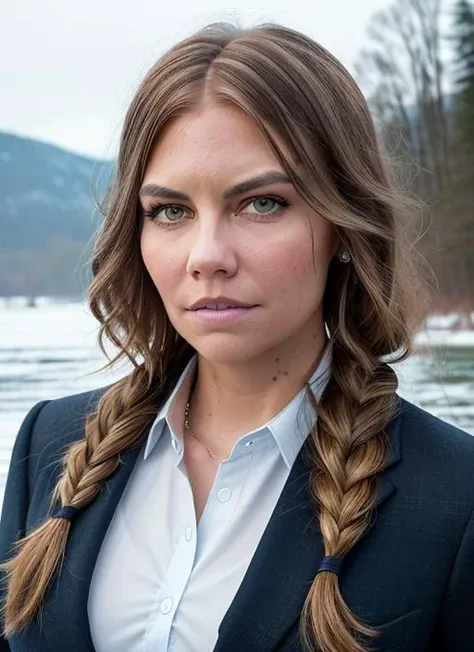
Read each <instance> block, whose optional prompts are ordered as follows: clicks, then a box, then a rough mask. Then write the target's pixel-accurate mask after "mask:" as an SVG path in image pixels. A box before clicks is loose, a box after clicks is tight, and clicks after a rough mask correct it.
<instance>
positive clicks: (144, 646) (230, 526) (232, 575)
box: [72, 342, 331, 652]
mask: <svg viewBox="0 0 474 652" xmlns="http://www.w3.org/2000/svg"><path fill="white" fill-rule="evenodd" d="M330 358H331V342H328V344H327V346H326V349H325V351H324V353H323V356H322V358H321V360H320V363H319V365H318V368H317V369H316V371H315V372H314V374H313V376H312V377H311V379H310V381H309V382H310V384H311V387H312V389H313V392H314V394H315V396H316V398H317V399H318V400H319V398H320V396H321V394H322V392H323V389H324V387H325V385H326V383H327V380H328V377H329V369H330ZM195 364H196V356H194V357H193V358H192V359H191V360H190V361H189V363H188V365H187V366H186V368H185V369H184V371H183V373H182V375H181V377H180V379H179V381H178V383H177V384H176V387H175V388H174V390H173V392H172V393H171V395H170V397H169V399H168V400H167V401H166V403H165V404H164V405H163V407H162V408H161V409H160V411H159V413H158V415H157V417H156V419H155V421H154V423H153V425H152V427H151V430H150V433H149V436H148V440H147V442H146V445H145V447H144V451H143V454H141V455H140V456H139V458H138V460H137V463H136V465H135V467H134V469H133V471H132V474H131V476H130V479H129V481H128V484H127V486H126V488H125V490H124V492H123V494H122V496H121V498H120V501H119V503H118V506H117V509H116V511H115V514H114V517H113V518H112V521H111V523H110V526H109V528H108V531H107V534H106V536H105V538H104V541H103V544H102V547H101V550H100V553H99V556H98V559H97V562H96V566H95V569H94V573H93V577H92V581H91V586H90V592H89V601H88V613H89V622H90V628H91V634H92V639H93V643H94V646H95V649H96V651H97V652H110V651H111V650H113V651H114V652H211V651H212V650H213V649H214V646H215V644H216V642H217V638H218V629H219V625H220V623H221V621H222V619H223V617H224V615H225V613H226V612H227V610H228V608H229V606H230V604H231V602H232V600H233V598H234V596H235V594H236V593H237V590H238V588H239V586H240V584H241V581H242V579H243V577H244V575H245V573H246V571H247V568H248V566H249V564H250V561H251V559H252V557H253V554H254V552H255V550H256V548H257V545H258V543H259V541H260V538H261V536H262V534H263V532H264V530H265V528H266V526H267V524H268V521H269V520H270V517H271V514H272V512H273V509H274V507H275V505H276V503H277V501H278V498H279V497H280V494H281V491H282V489H283V486H284V484H285V482H286V480H287V478H288V475H289V473H290V470H291V467H292V465H293V463H294V461H295V459H296V457H297V455H298V453H299V451H300V449H301V447H302V445H303V443H304V441H305V439H306V438H307V436H308V434H309V431H310V429H311V427H312V425H313V424H314V423H315V421H316V415H315V414H314V410H313V409H312V407H311V405H310V404H309V402H308V400H307V398H306V396H305V388H303V389H301V390H300V392H299V393H298V394H297V395H296V396H295V397H294V398H293V400H291V401H290V403H288V405H287V406H286V407H285V408H284V409H283V410H281V412H280V413H279V414H277V415H276V416H275V417H273V418H272V419H271V420H270V421H268V422H267V423H266V424H265V425H264V426H263V427H261V428H258V429H257V430H253V431H252V432H249V433H247V434H245V435H243V436H242V437H241V438H240V439H239V440H238V441H237V442H236V444H235V445H234V447H233V449H232V452H231V454H230V456H229V457H228V458H227V459H226V460H225V461H223V462H221V463H220V465H219V467H218V471H217V474H216V477H215V480H214V484H213V486H212V488H211V490H210V493H209V496H208V499H207V502H206V505H205V508H204V511H203V513H202V516H201V518H200V520H199V523H196V514H195V508H194V501H193V495H192V490H191V486H190V483H189V481H188V477H187V473H186V467H185V464H184V460H183V443H182V437H181V435H180V434H178V433H181V432H182V423H183V420H184V407H185V404H186V401H187V399H188V395H189V388H190V383H191V379H192V372H193V370H194V367H195ZM296 563H297V561H296ZM72 643H73V642H72Z"/></svg>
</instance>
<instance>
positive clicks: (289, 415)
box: [144, 340, 332, 468]
mask: <svg viewBox="0 0 474 652" xmlns="http://www.w3.org/2000/svg"><path fill="white" fill-rule="evenodd" d="M331 349H332V342H331V341H330V340H328V342H327V345H326V348H325V349H324V352H323V355H322V356H321V359H320V361H319V363H318V366H317V368H316V370H315V371H314V373H313V374H312V376H311V378H310V379H309V381H308V382H309V384H310V386H311V389H312V390H313V393H314V395H315V397H316V400H317V401H319V399H320V398H321V395H322V393H323V391H324V388H325V387H326V384H327V382H328V380H329V377H330V371H331V358H332V355H331V354H332V351H331ZM196 362H197V354H194V355H193V357H192V358H191V359H190V360H189V362H188V364H187V365H186V367H185V369H184V371H183V372H182V374H181V376H180V378H179V380H178V382H177V383H176V385H175V387H174V389H173V391H172V393H171V394H170V396H169V397H168V400H167V401H166V402H165V403H164V404H163V406H162V407H161V408H160V410H159V411H158V414H157V415H156V418H155V420H154V422H153V425H152V427H151V429H150V432H149V434H148V438H147V442H146V446H145V452H144V458H145V459H147V457H149V456H150V454H151V452H152V450H153V449H154V447H155V446H156V444H157V443H158V440H159V439H160V437H161V435H162V434H163V431H164V430H165V426H166V425H168V427H169V430H170V433H171V440H172V444H173V448H174V449H175V450H176V451H177V450H178V449H179V447H180V442H179V441H178V439H177V437H176V435H175V433H176V432H179V430H180V428H179V427H178V426H179V424H178V423H177V419H178V418H179V419H182V418H183V415H184V409H185V406H186V401H187V398H188V396H189V390H190V385H191V380H192V378H193V375H194V373H193V372H194V369H195V366H196ZM316 420H317V415H316V414H315V412H314V410H313V408H312V406H311V404H310V402H309V400H308V398H307V396H306V387H303V388H302V389H301V390H300V391H299V392H298V394H297V395H296V396H295V397H294V398H293V399H292V400H291V401H290V402H289V403H288V404H287V405H286V406H285V407H284V408H283V409H282V410H281V411H280V412H279V413H278V414H277V415H275V416H274V417H273V418H272V419H270V421H268V422H267V423H266V424H265V425H264V426H262V427H261V428H258V430H255V431H253V434H255V435H256V434H257V433H258V432H261V431H264V430H266V429H268V430H269V431H270V432H271V433H272V435H273V438H274V440H275V442H276V444H277V446H278V448H279V450H280V453H281V456H282V458H283V460H284V462H285V464H286V465H287V467H288V468H291V467H292V465H293V463H294V461H295V459H296V457H297V456H298V453H299V452H300V449H301V447H302V446H303V443H304V442H305V440H306V438H307V436H308V434H309V432H310V430H311V428H312V427H313V426H314V424H315V423H316Z"/></svg>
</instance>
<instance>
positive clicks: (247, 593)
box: [41, 357, 402, 652]
mask: <svg viewBox="0 0 474 652" xmlns="http://www.w3.org/2000/svg"><path fill="white" fill-rule="evenodd" d="M187 361H189V357H188V360H186V362H187ZM182 368H183V367H181V369H182ZM174 380H175V381H176V378H174ZM170 387H171V388H172V387H173V384H172V381H171V383H170V385H169V386H168V391H169V388H170ZM168 391H167V393H168ZM165 400H166V399H165ZM398 400H399V405H401V404H402V400H401V399H398ZM400 429H401V418H400V416H399V415H398V412H397V414H396V415H395V416H394V417H393V419H392V421H391V422H390V423H389V425H388V427H387V435H388V438H389V440H390V444H391V456H390V461H389V464H388V466H389V467H391V466H393V465H394V464H396V463H397V462H398V461H399V460H400V458H401V454H400ZM147 435H148V432H146V433H144V440H146V437H147ZM142 450H143V449H142V448H141V447H137V448H135V449H133V450H129V451H127V452H126V453H125V454H124V455H123V456H122V460H121V466H120V467H119V469H118V471H117V472H116V473H115V474H114V475H113V476H112V477H111V478H109V480H108V481H107V482H106V483H105V485H104V487H103V489H102V491H101V493H100V495H99V496H98V498H97V499H96V500H95V501H94V502H93V503H92V504H91V505H90V506H89V507H87V509H85V510H84V511H83V512H82V513H81V514H80V515H79V516H78V517H77V519H76V521H75V522H74V524H73V525H72V527H71V532H70V535H69V539H68V543H67V547H66V555H65V560H64V564H63V567H62V570H61V574H60V576H59V579H56V580H55V581H54V582H53V585H52V587H51V590H50V591H49V592H48V595H47V597H46V600H45V602H44V608H43V611H42V618H41V630H42V636H44V637H46V639H47V641H48V643H49V644H50V645H51V649H54V650H56V651H57V652H69V649H70V645H71V641H74V650H75V652H94V647H93V642H92V638H91V632H90V628H89V619H88V613H87V602H88V596H89V587H90V583H91V579H92V573H93V570H94V566H95V563H96V560H97V557H98V554H99V551H100V548H101V545H102V542H103V539H104V537H105V534H106V532H107V529H108V527H109V524H110V521H111V519H112V517H113V514H114V512H115V510H116V507H117V504H118V502H119V500H120V497H121V495H122V492H123V491H124V489H125V486H126V484H127V481H128V479H129V477H130V474H131V472H132V470H133V467H134V465H135V462H136V460H137V457H138V455H139V453H140V451H142ZM309 471H310V469H309V468H308V467H307V466H306V464H305V462H304V459H303V455H302V452H300V454H299V455H298V457H297V458H296V461H295V463H294V465H293V467H292V469H291V472H290V475H289V477H288V480H287V482H286V484H285V486H284V488H283V491H282V493H281V495H280V498H279V500H278V502H277V505H276V507H275V509H274V511H273V514H272V516H271V518H270V521H269V523H268V525H267V528H266V530H265V532H264V534H263V536H262V538H261V540H260V543H259V545H258V547H257V550H256V552H255V554H254V556H253V558H252V561H251V563H250V566H249V568H248V571H247V573H246V575H245V577H244V579H243V581H242V583H241V585H240V587H239V589H238V591H237V594H236V596H235V598H234V600H233V602H232V604H231V605H230V607H229V609H228V611H227V613H226V615H225V617H224V619H223V621H222V623H221V626H220V629H219V639H218V642H217V645H216V647H215V652H240V650H242V649H246V650H253V651H255V652H270V651H271V650H273V649H274V648H275V646H276V644H277V642H278V641H279V640H280V639H281V638H282V637H283V636H284V634H285V632H286V631H287V630H288V629H289V628H290V627H291V625H292V624H294V622H295V621H296V620H297V619H298V617H299V614H300V612H301V608H302V605H303V602H304V599H305V597H306V594H307V592H308V590H309V587H310V585H311V583H312V581H313V579H314V577H315V574H316V571H317V569H318V567H319V564H320V561H321V559H322V557H323V555H324V549H323V542H322V538H321V534H320V531H319V526H318V524H317V519H316V518H315V511H314V505H313V501H312V500H311V498H310V496H309V493H308V488H307V480H308V474H309ZM394 491H395V486H394V485H393V483H392V482H391V480H390V479H389V477H388V476H387V472H384V473H383V474H382V476H381V478H380V484H379V492H378V496H377V501H376V507H377V508H380V506H381V505H382V503H384V502H385V501H386V500H387V499H388V498H389V497H390V496H391V495H392V494H393V493H394ZM295 559H297V560H298V563H297V564H295Z"/></svg>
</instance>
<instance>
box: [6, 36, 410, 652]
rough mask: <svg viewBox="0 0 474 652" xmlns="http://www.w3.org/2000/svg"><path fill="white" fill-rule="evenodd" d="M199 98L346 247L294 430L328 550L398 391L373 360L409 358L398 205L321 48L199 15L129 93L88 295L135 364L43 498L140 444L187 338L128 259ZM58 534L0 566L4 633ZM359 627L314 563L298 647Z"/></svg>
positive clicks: (353, 528)
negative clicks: (304, 433) (319, 380)
mask: <svg viewBox="0 0 474 652" xmlns="http://www.w3.org/2000/svg"><path fill="white" fill-rule="evenodd" d="M209 98H212V100H213V101H215V102H223V103H231V104H232V105H234V106H237V107H240V109H241V110H243V111H244V112H245V113H246V114H247V115H249V116H250V117H251V118H252V119H253V120H255V122H256V123H257V124H258V126H259V127H260V129H261V131H262V133H263V135H264V136H265V137H266V139H267V140H268V143H269V144H270V146H271V147H272V149H273V151H274V152H275V155H276V156H277V158H278V160H279V161H280V163H281V165H282V166H283V167H284V169H285V170H286V172H287V173H288V174H289V176H290V177H291V179H292V181H293V183H294V185H295V187H296V189H297V190H298V192H299V193H300V194H301V195H302V197H303V198H304V199H305V200H306V201H307V202H308V204H309V205H310V206H311V207H312V208H314V210H316V211H317V212H318V213H319V214H320V215H321V216H322V217H323V218H325V219H327V220H328V221H329V222H331V223H332V224H333V225H334V227H335V229H336V231H337V234H338V237H339V238H340V241H341V243H342V245H343V247H344V249H346V250H347V251H348V252H349V253H350V256H351V262H350V263H349V264H348V263H343V262H341V261H340V260H339V259H338V258H337V257H335V258H334V259H333V260H332V261H331V263H330V267H329V273H328V280H327V286H326V289H325V294H324V299H323V306H324V320H325V323H326V326H327V328H328V331H329V334H330V337H331V340H332V351H333V358H332V374H331V378H330V380H329V383H328V385H327V387H326V389H325V391H324V394H323V396H322V397H321V400H320V401H319V403H318V404H316V400H315V398H314V396H312V394H311V391H310V390H309V386H308V387H307V389H308V393H309V396H310V399H311V400H312V402H313V405H314V406H315V408H316V409H317V412H318V424H317V429H316V428H315V429H314V431H313V432H312V433H311V435H310V437H309V438H308V442H309V446H310V450H311V455H312V460H313V462H314V465H313V471H312V472H311V474H310V490H311V493H312V495H313V496H314V501H315V507H316V508H317V514H318V517H319V523H320V528H321V533H322V536H323V540H324V548H325V553H326V554H327V555H334V556H340V557H343V556H345V555H346V554H347V553H348V552H349V551H350V549H351V548H352V547H353V546H354V545H355V544H356V543H357V542H358V541H359V540H360V539H361V537H362V536H363V534H364V532H365V531H366V530H367V528H368V526H369V522H370V516H371V510H372V508H373V505H374V502H375V498H376V493H377V474H378V473H379V472H381V471H382V470H383V469H384V466H385V464H386V462H387V457H388V442H387V440H386V435H385V433H384V429H385V427H386V425H387V423H388V422H389V421H390V419H391V418H392V417H393V414H394V409H395V404H396V395H395V392H396V389H397V377H396V374H395V371H394V370H393V368H392V367H391V366H389V364H388V362H394V361H400V360H403V359H404V358H405V357H406V356H407V355H408V354H409V353H410V350H411V341H412V332H413V328H414V325H415V320H414V318H413V316H414V315H415V312H414V306H415V303H414V297H415V295H416V292H417V291H418V287H419V279H420V275H419V272H418V271H417V266H416V265H415V263H416V257H415V255H414V253H413V247H412V246H411V245H410V243H409V242H408V243H407V242H406V240H405V237H406V235H407V231H408V229H407V226H408V224H409V223H408V221H407V219H406V217H404V216H405V215H406V207H407V204H406V202H405V201H404V200H402V198H401V197H400V195H399V194H397V193H396V192H395V190H394V187H393V184H392V183H391V182H390V180H389V178H388V176H387V171H386V169H385V167H384V163H383V157H382V155H381V152H380V146H379V144H378V142H377V137H376V133H375V129H374V125H373V121H372V119H371V116H370V113H369V110H368V107H367V104H366V101H365V100H364V98H363V96H362V94H361V92H360V90H359V88H358V87H357V84H356V83H355V82H354V80H353V79H352V77H351V76H350V75H349V73H348V72H347V71H346V70H345V68H344V67H343V66H342V65H341V63H340V62H338V61H337V59H335V58H334V57H333V56H332V55H331V54H330V53H329V52H327V51H326V50H325V49H324V48H323V47H321V46H320V45H318V44H317V43H315V42H314V41H312V40H311V39H309V38H308V37H306V36H304V35H303V34H301V33H298V32H295V31H293V30H290V29H287V28H284V27H282V26H278V25H261V26H258V27H254V28H251V29H247V30H242V29H238V28H236V27H234V26H232V25H229V24H214V25H210V26H209V27H207V28H205V29H203V30H201V31H199V32H198V33H197V34H195V35H194V36H192V37H190V38H188V39H185V40H184V41H182V42H180V43H179V44H178V45H176V46H175V47H173V48H172V49H171V50H170V51H168V52H167V53H166V54H165V55H164V56H163V57H162V58H161V59H160V60H159V61H158V62H157V63H156V65H155V66H154V67H153V68H152V69H151V70H150V71H149V72H148V74H147V75H146V77H145V78H144V80H143V81H142V83H141V85H140V87H139V89H138V91H137V93H136V96H135V98H134V99H133V101H132V103H131V106H130V108H129V110H128V113H127V115H126V119H125V124H124V127H123V134H122V139H121V145H120V152H119V157H118V162H117V167H116V172H115V179H114V182H113V184H112V187H111V190H110V193H109V196H108V202H107V210H106V215H105V220H104V223H103V226H102V227H101V229H100V232H99V234H98V238H97V241H96V246H95V251H94V254H93V264H92V267H93V274H94V280H93V282H92V284H91V287H90V293H89V300H90V306H91V309H92V312H93V314H94V315H95V316H96V318H97V319H98V320H99V322H100V324H101V333H100V338H99V339H100V343H101V345H103V342H104V338H107V339H109V340H111V341H112V342H113V343H114V344H115V345H116V346H117V347H118V348H119V354H118V356H117V357H116V358H115V360H117V359H119V358H122V357H126V358H128V359H129V360H130V361H131V362H132V363H133V365H134V369H133V371H132V372H131V373H130V374H129V375H128V376H127V377H125V378H124V379H123V380H120V381H119V382H117V383H116V384H114V385H113V386H112V387H110V388H109V389H108V390H107V391H106V392H105V393H104V394H103V395H102V397H101V399H100V401H99V403H98V406H97V409H96V410H95V412H94V413H92V414H90V415H89V416H88V420H87V424H86V429H85V438H84V439H83V440H81V441H79V442H77V443H75V444H74V445H73V446H72V447H71V448H70V449H69V451H68V452H67V454H66V456H65V458H64V463H65V466H64V472H63V474H62V477H61V479H60V480H59V482H58V484H57V486H56V489H55V492H54V495H53V501H52V504H53V503H54V504H56V505H57V504H62V505H73V506H75V507H78V508H84V507H86V506H87V505H88V504H90V503H91V502H92V501H93V500H94V498H95V497H96V496H97V494H98V492H99V490H100V488H101V486H102V485H103V483H104V482H105V481H106V480H107V478H108V477H109V476H110V475H111V474H112V473H114V471H115V470H116V469H117V467H118V464H119V459H120V456H121V454H122V453H123V452H124V451H125V450H126V449H128V448H130V447H132V446H135V445H138V444H139V443H140V441H141V438H142V435H143V433H144V431H145V430H146V427H147V425H149V424H150V422H151V420H152V419H153V418H154V414H155V411H156V404H157V402H156V401H157V396H158V395H160V392H161V390H162V388H163V386H164V384H165V381H166V378H167V377H168V375H169V372H170V370H171V369H173V368H176V364H177V360H178V359H179V357H180V356H179V353H180V352H183V351H185V350H187V347H189V346H190V345H189V344H187V342H185V341H184V340H183V339H182V338H181V336H180V335H179V334H178V333H177V332H176V331H175V329H174V328H173V326H172V325H171V323H170V321H169V319H168V317H167V314H166V312H165V309H164V307H163V304H162V302H161V301H160V297H159V295H158V292H157V290H156V288H155V287H154V285H153V283H152V281H151V279H150V277H149V276H148V274H147V272H146V270H145V267H144V264H143V261H142V259H141V255H140V247H139V231H140V216H139V211H138V190H139V187H140V184H141V181H142V178H143V174H144V169H145V165H146V162H147V159H148V157H149V154H150V151H151V148H152V147H153V145H154V144H155V143H156V142H157V139H158V138H159V136H160V133H161V132H162V130H163V129H164V127H165V126H166V125H167V124H168V123H169V121H170V120H172V119H173V118H175V117H177V116H180V115H184V114H186V113H187V112H190V111H193V110H194V109H196V107H199V105H200V103H201V102H202V101H203V99H209ZM277 141H278V142H277ZM282 142H283V143H284V147H282V145H281V143H282ZM295 161H296V162H297V164H295ZM115 360H114V361H115ZM69 528H70V524H69V522H68V521H67V520H63V519H51V518H48V519H47V520H46V521H45V522H44V523H43V524H42V525H41V526H40V527H38V528H37V529H36V530H34V531H32V532H31V533H30V534H28V535H27V536H26V537H25V538H24V539H22V540H20V541H19V542H18V543H17V546H18V550H17V554H16V556H15V557H14V558H13V559H11V560H9V561H8V562H7V563H6V564H4V565H3V568H4V569H5V570H6V571H7V578H8V590H7V596H6V601H5V633H6V635H9V634H11V633H12V632H14V631H17V630H22V629H23V628H25V627H26V625H27V624H28V622H29V621H30V620H31V619H32V618H33V617H34V616H35V614H36V613H37V611H38V609H39V607H40V606H41V603H42V600H43V598H44V595H45V592H46V591H47V589H48V586H49V584H50V581H51V578H52V577H53V575H54V574H55V573H56V572H58V569H59V566H60V562H61V559H62V557H63V554H64V550H65V545H66V541H67V537H68V532H69ZM296 563H297V562H296ZM374 633H375V632H374V631H373V630H372V629H371V628H370V627H368V626H366V625H365V624H364V623H363V622H361V621H360V620H359V619H358V618H357V616H355V615H354V614H353V613H352V612H351V611H350V609H349V608H348V606H347V605H346V604H345V602H344V599H343V597H342V595H341V592H340V588H339V583H338V577H337V576H336V575H335V574H333V573H329V572H321V573H319V574H318V575H317V576H316V578H315V579H314V582H313V584H312V586H311V588H310V590H309V593H308V596H307V599H306V602H305V604H304V607H303V611H302V616H301V635H302V639H303V642H304V644H305V646H306V648H307V649H308V650H314V649H315V648H316V646H318V648H319V649H321V650H323V652H362V651H363V650H365V649H366V648H365V647H364V646H363V644H362V643H361V642H360V641H361V636H360V634H362V635H367V636H371V635H374Z"/></svg>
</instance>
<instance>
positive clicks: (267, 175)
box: [138, 171, 292, 201]
mask: <svg viewBox="0 0 474 652" xmlns="http://www.w3.org/2000/svg"><path fill="white" fill-rule="evenodd" d="M272 183H292V182H291V179H290V177H289V176H288V175H287V174H285V173H284V172H277V171H275V172H264V173H263V174H259V175H258V176H256V177H252V178H251V179H247V181H242V183H238V184H237V185H236V186H233V187H232V188H229V189H228V190H226V191H225V193H224V199H229V198H230V197H236V196H237V195H242V194H243V193H244V192H250V191H251V190H257V189H258V188H262V187H263V186H269V185H270V184H272ZM138 194H139V196H140V197H162V198H165V199H179V200H181V201H190V197H188V195H186V194H185V193H184V192H180V191H179V190H173V189H172V188H166V187H165V186H158V185H156V184H155V183H147V184H145V185H144V186H143V187H142V188H141V189H140V192H139V193H138Z"/></svg>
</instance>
